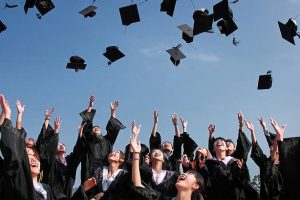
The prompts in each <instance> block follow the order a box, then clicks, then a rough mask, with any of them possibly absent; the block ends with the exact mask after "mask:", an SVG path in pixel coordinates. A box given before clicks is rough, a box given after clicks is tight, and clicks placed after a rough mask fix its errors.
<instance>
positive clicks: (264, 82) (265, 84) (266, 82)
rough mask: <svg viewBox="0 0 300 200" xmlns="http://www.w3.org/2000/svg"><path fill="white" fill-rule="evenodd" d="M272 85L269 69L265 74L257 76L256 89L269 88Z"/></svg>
mask: <svg viewBox="0 0 300 200" xmlns="http://www.w3.org/2000/svg"><path fill="white" fill-rule="evenodd" d="M271 87H272V76H271V71H268V72H267V74H265V75H260V76H259V78H258V85H257V89H258V90H263V89H270V88H271Z"/></svg>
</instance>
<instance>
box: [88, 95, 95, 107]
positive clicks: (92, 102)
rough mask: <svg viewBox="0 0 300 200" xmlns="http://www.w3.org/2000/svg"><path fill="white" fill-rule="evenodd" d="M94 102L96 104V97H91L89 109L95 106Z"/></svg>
mask: <svg viewBox="0 0 300 200" xmlns="http://www.w3.org/2000/svg"><path fill="white" fill-rule="evenodd" d="M94 102H95V97H94V96H90V101H89V107H93V106H94Z"/></svg>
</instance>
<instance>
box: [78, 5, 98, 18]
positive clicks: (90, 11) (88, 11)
mask: <svg viewBox="0 0 300 200" xmlns="http://www.w3.org/2000/svg"><path fill="white" fill-rule="evenodd" d="M96 9H97V7H96V6H88V7H86V8H85V9H83V10H82V11H80V12H79V13H80V14H82V15H83V16H84V17H94V16H95V15H96V12H95V10H96Z"/></svg>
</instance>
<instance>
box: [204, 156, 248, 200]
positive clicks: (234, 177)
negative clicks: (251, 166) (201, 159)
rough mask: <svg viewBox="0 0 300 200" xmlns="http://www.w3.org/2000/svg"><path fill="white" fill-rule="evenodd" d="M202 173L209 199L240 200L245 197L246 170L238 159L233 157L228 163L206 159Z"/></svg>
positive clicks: (205, 192)
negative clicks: (243, 186)
mask: <svg viewBox="0 0 300 200" xmlns="http://www.w3.org/2000/svg"><path fill="white" fill-rule="evenodd" d="M201 170H204V172H201V175H202V176H203V177H204V179H205V182H206V188H205V191H204V194H206V195H207V199H209V200H240V199H245V197H244V194H243V193H242V192H243V190H242V189H241V188H242V182H243V181H244V179H245V176H246V174H245V171H244V170H243V168H242V169H239V167H238V166H237V163H236V160H235V159H234V158H232V159H231V160H230V161H229V162H228V163H227V165H225V164H224V163H223V162H222V161H218V160H206V162H205V167H204V168H202V169H201Z"/></svg>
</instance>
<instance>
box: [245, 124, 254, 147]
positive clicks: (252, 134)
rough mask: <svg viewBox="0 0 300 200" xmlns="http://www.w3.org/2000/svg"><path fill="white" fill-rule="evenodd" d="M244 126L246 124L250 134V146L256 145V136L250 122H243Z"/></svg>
mask: <svg viewBox="0 0 300 200" xmlns="http://www.w3.org/2000/svg"><path fill="white" fill-rule="evenodd" d="M245 124H246V127H247V128H248V129H249V131H250V133H251V141H252V145H254V144H255V143H256V136H255V132H254V125H253V124H252V122H251V121H246V120H245Z"/></svg>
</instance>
